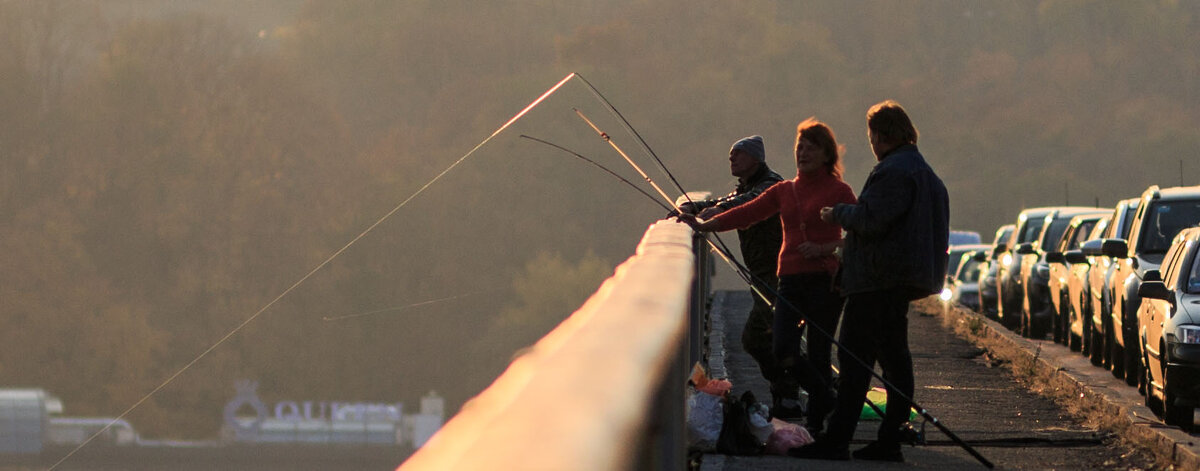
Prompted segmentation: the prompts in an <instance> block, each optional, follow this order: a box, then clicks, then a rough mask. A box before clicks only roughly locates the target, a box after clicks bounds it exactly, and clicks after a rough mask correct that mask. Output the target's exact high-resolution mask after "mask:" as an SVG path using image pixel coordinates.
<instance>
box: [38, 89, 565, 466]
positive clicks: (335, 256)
mask: <svg viewBox="0 0 1200 471" xmlns="http://www.w3.org/2000/svg"><path fill="white" fill-rule="evenodd" d="M575 77H577V75H576V74H575V73H571V74H568V75H567V76H566V77H564V78H563V79H562V80H559V81H558V83H556V84H554V86H553V87H550V89H549V90H546V92H545V93H543V94H542V95H541V96H539V97H538V98H537V99H536V100H533V102H532V103H530V104H529V105H528V106H526V107H525V108H524V109H522V110H521V111H520V112H518V113H517V114H516V115H514V116H513V117H512V118H510V119H509V120H508V121H506V122H505V123H504V124H503V125H501V126H500V127H499V128H497V129H496V130H495V131H494V132H492V134H491V135H489V136H488V137H487V138H486V139H484V140H483V141H481V142H480V143H479V144H476V145H475V147H473V148H471V150H469V151H467V153H466V154H463V156H462V157H459V159H458V160H456V161H454V163H452V164H450V166H449V167H446V169H445V170H442V172H441V173H439V174H437V176H435V177H433V179H432V180H429V182H427V183H425V185H424V186H422V187H421V188H420V189H418V190H417V191H416V192H414V193H413V194H412V195H409V197H408V198H405V199H404V201H402V202H400V204H398V205H396V207H395V208H392V210H391V211H388V212H387V214H384V215H383V217H381V218H379V219H378V220H377V221H375V223H374V224H371V225H370V226H368V227H367V228H366V229H365V230H363V231H362V232H361V233H359V234H358V235H357V236H355V237H354V238H353V239H351V240H350V242H347V243H346V245H344V246H342V248H340V249H338V250H337V251H336V252H334V253H333V254H332V255H330V256H329V258H326V259H325V261H323V262H321V263H320V264H318V265H317V266H316V268H313V269H312V270H310V271H309V272H308V274H306V275H304V276H302V277H300V279H299V280H297V281H296V282H295V283H293V284H292V285H291V286H289V287H288V288H287V289H285V290H283V292H282V293H280V294H279V295H278V296H276V297H275V298H274V299H272V300H271V302H268V303H267V304H266V305H264V306H263V307H262V308H260V309H259V310H258V311H257V312H255V313H254V314H253V315H251V316H250V317H248V318H246V320H244V321H242V323H241V324H238V326H237V327H234V328H233V330H231V331H229V333H227V334H225V336H223V337H221V339H220V340H217V342H216V343H214V344H212V345H211V346H209V347H208V348H207V349H205V350H204V351H203V352H201V353H200V355H198V356H197V357H196V358H194V359H192V361H190V362H188V363H187V364H186V365H184V366H183V368H180V369H179V371H176V372H175V373H174V374H172V375H171V376H169V377H168V378H167V379H166V380H165V381H163V382H162V383H160V384H159V385H158V386H156V387H155V388H154V389H152V390H151V391H150V392H149V393H147V394H146V395H145V396H142V398H141V399H138V400H137V402H135V403H133V405H132V406H129V408H128V409H125V412H122V413H121V414H120V415H118V416H117V417H116V418H114V419H113V420H112V422H109V423H108V425H105V426H104V428H101V429H100V430H98V431H97V432H96V433H93V434H92V436H90V437H88V438H87V440H84V441H83V443H80V444H79V445H78V446H76V447H75V448H74V449H72V450H71V451H70V452H69V453H67V455H66V456H64V457H62V458H61V459H59V460H58V461H57V462H55V463H54V464H53V465H51V466H50V468H49V470H51V471H53V470H54V469H55V468H57V467H58V466H59V465H61V464H62V463H63V462H64V461H66V460H67V459H69V458H70V457H71V456H73V455H75V453H76V452H78V451H79V450H80V449H82V448H83V447H85V446H87V445H88V444H89V443H91V442H92V440H94V439H95V438H96V437H98V436H100V435H101V434H103V433H104V432H106V431H108V429H109V428H111V427H112V426H113V424H116V423H117V421H119V420H121V419H123V418H125V416H126V415H129V413H130V412H133V410H134V409H136V408H137V407H138V406H140V405H142V403H144V402H146V400H147V399H150V397H152V396H154V395H155V394H157V393H158V392H159V391H161V390H162V389H163V388H164V387H166V386H167V385H168V384H170V383H171V382H172V381H174V380H175V379H176V378H178V377H179V375H181V374H183V372H185V371H187V370H188V369H189V368H191V367H192V366H193V365H195V364H196V363H197V362H199V361H200V360H201V359H203V358H204V357H205V356H208V354H209V353H211V352H212V351H213V350H215V349H216V348H217V347H218V346H220V345H221V344H223V343H225V341H226V340H229V338H230V337H233V335H234V334H236V333H237V332H238V331H240V330H242V328H243V327H246V325H247V324H249V323H250V322H252V321H254V319H256V318H258V316H259V315H261V314H262V313H263V312H266V310H267V309H269V308H270V307H271V306H274V305H275V303H277V302H279V300H280V299H283V297H284V296H287V295H288V293H291V292H292V290H294V289H296V287H298V286H300V285H301V284H303V283H304V282H305V281H307V280H308V279H309V278H310V277H312V276H313V274H315V273H317V272H318V271H320V270H321V269H322V268H324V267H325V265H328V264H329V262H332V261H333V259H335V258H337V257H338V256H339V255H341V254H342V253H343V252H345V251H346V249H349V248H350V246H352V245H354V244H355V243H356V242H358V241H359V239H362V238H363V237H365V236H366V235H367V234H368V233H370V232H371V231H372V230H374V229H375V228H376V227H378V226H379V225H380V224H382V223H383V221H385V220H387V219H388V218H389V217H391V216H392V215H393V214H395V213H396V211H399V210H400V208H403V207H404V206H406V205H407V204H408V202H409V201H412V200H413V198H416V197H417V195H420V194H421V193H423V192H424V191H425V190H426V189H427V188H429V187H430V186H432V185H433V184H434V183H436V182H437V181H438V180H441V178H442V177H443V176H445V175H446V174H447V173H449V172H450V170H453V169H454V167H457V166H458V164H461V163H462V162H463V161H464V160H466V159H467V157H470V156H471V154H474V153H475V151H477V150H479V148H481V147H483V146H484V144H487V143H488V142H489V141H491V140H492V138H494V137H496V135H498V134H500V133H501V132H503V131H504V130H505V129H508V127H509V126H510V125H512V123H514V122H516V121H517V120H518V119H521V117H522V116H525V114H526V113H528V112H529V111H530V110H532V109H533V108H534V107H536V106H537V105H538V104H540V103H541V102H542V101H543V100H545V99H546V98H547V97H549V96H550V95H552V94H554V92H556V91H558V89H559V88H560V87H562V86H563V85H564V84H566V83H567V82H568V81H569V80H571V79H573V78H575Z"/></svg>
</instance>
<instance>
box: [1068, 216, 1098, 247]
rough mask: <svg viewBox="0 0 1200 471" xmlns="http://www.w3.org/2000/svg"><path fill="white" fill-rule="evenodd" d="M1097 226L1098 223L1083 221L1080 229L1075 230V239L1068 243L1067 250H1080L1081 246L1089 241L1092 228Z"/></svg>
mask: <svg viewBox="0 0 1200 471" xmlns="http://www.w3.org/2000/svg"><path fill="white" fill-rule="evenodd" d="M1095 224H1096V221H1083V222H1081V223H1079V227H1078V228H1076V229H1075V237H1072V238H1071V240H1069V241H1067V246H1066V247H1065V248H1066V249H1067V250H1075V249H1077V248H1079V246H1080V245H1081V244H1083V243H1084V242H1086V241H1087V240H1088V237H1089V236H1090V235H1091V232H1092V226H1093V225H1095Z"/></svg>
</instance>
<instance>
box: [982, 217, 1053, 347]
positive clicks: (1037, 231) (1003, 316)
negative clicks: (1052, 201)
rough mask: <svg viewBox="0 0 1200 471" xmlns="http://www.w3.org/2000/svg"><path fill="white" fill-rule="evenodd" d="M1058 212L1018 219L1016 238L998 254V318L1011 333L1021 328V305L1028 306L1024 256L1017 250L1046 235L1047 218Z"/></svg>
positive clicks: (1010, 240)
mask: <svg viewBox="0 0 1200 471" xmlns="http://www.w3.org/2000/svg"><path fill="white" fill-rule="evenodd" d="M1055 209H1057V208H1031V209H1026V210H1024V211H1021V214H1019V215H1017V223H1016V224H1015V227H1014V228H1013V232H1012V235H1011V236H1009V238H1008V241H1007V242H1006V243H1005V244H1004V248H1003V249H1002V250H1003V251H1002V252H1000V253H998V254H997V257H996V263H997V264H998V267H997V269H996V298H997V303H996V306H997V311H998V312H997V317H998V318H999V320H1000V323H1001V324H1004V326H1005V327H1008V328H1010V329H1017V328H1019V327H1020V326H1021V305H1023V304H1025V299H1024V297H1025V288H1024V286H1022V285H1021V262H1022V260H1021V255H1020V254H1018V253H1017V247H1019V246H1021V244H1031V243H1033V241H1035V240H1037V239H1038V236H1039V235H1041V234H1042V225H1043V224H1045V222H1046V215H1047V214H1050V213H1051V212H1053V211H1054V210H1055Z"/></svg>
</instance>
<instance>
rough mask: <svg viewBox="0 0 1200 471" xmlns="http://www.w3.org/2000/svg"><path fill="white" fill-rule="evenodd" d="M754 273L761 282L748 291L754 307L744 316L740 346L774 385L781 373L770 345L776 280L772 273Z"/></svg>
mask: <svg viewBox="0 0 1200 471" xmlns="http://www.w3.org/2000/svg"><path fill="white" fill-rule="evenodd" d="M772 268H774V267H772ZM754 275H755V278H756V279H757V280H758V281H761V282H762V284H761V285H759V284H757V283H756V285H757V286H758V291H757V292H754V291H751V293H750V294H751V296H753V297H754V307H752V308H750V314H749V315H748V316H747V317H746V325H745V327H743V328H742V348H743V349H744V350H745V351H746V353H749V354H750V356H751V357H753V358H754V361H755V362H757V363H758V369H759V371H761V372H762V375H763V378H766V379H767V381H768V382H770V383H771V385H772V386H773V387H774V386H776V383H777V382H778V381H779V375H780V373H781V369H780V368H779V362H778V361H776V360H775V355H774V353H773V351H772V347H771V345H772V342H773V339H772V335H773V334H772V326H773V325H774V316H773V315H772V313H771V305H772V304H774V303H775V286H776V284H778V282H777V281H776V278H775V274H774V273H770V274H765V273H755V274H754ZM759 293H762V295H764V296H766V297H767V299H766V300H764V299H763V298H762V296H759Z"/></svg>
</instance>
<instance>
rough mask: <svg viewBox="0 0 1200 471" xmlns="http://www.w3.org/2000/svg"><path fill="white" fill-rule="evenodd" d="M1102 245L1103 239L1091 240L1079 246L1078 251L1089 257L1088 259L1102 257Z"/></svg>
mask: <svg viewBox="0 0 1200 471" xmlns="http://www.w3.org/2000/svg"><path fill="white" fill-rule="evenodd" d="M1103 243H1104V239H1092V240H1089V241H1086V242H1084V243H1083V244H1081V245H1080V246H1079V251H1080V252H1083V254H1084V255H1086V256H1089V257H1095V256H1097V255H1104V254H1103V253H1101V252H1100V248H1101V245H1102V244H1103Z"/></svg>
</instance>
